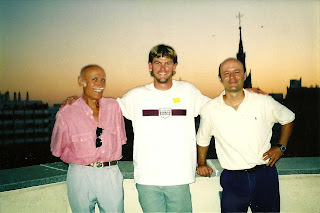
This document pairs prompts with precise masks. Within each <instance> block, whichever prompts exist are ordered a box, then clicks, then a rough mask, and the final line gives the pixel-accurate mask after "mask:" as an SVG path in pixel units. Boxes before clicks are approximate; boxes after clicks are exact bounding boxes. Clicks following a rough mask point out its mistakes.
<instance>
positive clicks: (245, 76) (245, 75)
mask: <svg viewBox="0 0 320 213" xmlns="http://www.w3.org/2000/svg"><path fill="white" fill-rule="evenodd" d="M246 79H247V71H245V72H244V80H246Z"/></svg>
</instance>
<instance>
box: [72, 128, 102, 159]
mask: <svg viewBox="0 0 320 213" xmlns="http://www.w3.org/2000/svg"><path fill="white" fill-rule="evenodd" d="M71 142H72V143H71V144H72V145H71V147H72V148H71V149H72V152H74V154H75V155H76V156H78V157H90V156H94V155H95V153H96V146H95V136H94V135H93V134H91V133H81V134H77V135H72V136H71Z"/></svg>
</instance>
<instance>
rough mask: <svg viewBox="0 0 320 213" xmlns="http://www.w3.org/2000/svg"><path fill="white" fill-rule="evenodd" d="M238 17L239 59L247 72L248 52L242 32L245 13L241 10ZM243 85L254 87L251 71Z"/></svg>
mask: <svg viewBox="0 0 320 213" xmlns="http://www.w3.org/2000/svg"><path fill="white" fill-rule="evenodd" d="M236 17H237V18H239V31H240V41H239V50H238V53H237V59H238V60H239V61H241V63H242V64H243V68H244V71H245V72H246V71H247V68H246V53H245V52H244V51H243V44H242V32H241V29H242V27H241V17H243V14H240V12H239V14H238V15H237V16H236ZM243 87H244V88H252V84H251V72H250V73H247V79H246V80H245V82H244V85H243Z"/></svg>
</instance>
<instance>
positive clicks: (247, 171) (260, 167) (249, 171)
mask: <svg viewBox="0 0 320 213" xmlns="http://www.w3.org/2000/svg"><path fill="white" fill-rule="evenodd" d="M264 167H265V165H264V164H262V165H256V166H255V167H253V168H251V169H243V170H238V171H241V172H245V173H248V174H250V173H252V172H255V171H257V170H259V169H262V168H264Z"/></svg>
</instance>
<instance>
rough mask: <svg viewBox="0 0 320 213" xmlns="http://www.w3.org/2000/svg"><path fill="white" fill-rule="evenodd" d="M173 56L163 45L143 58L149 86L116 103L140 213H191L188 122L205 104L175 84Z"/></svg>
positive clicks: (191, 133)
mask: <svg viewBox="0 0 320 213" xmlns="http://www.w3.org/2000/svg"><path fill="white" fill-rule="evenodd" d="M177 65H178V61H177V54H176V52H175V51H174V49H173V48H172V47H170V46H167V45H163V44H160V45H157V46H155V47H153V48H152V49H151V51H150V53H149V71H150V74H151V76H153V78H154V81H153V83H151V84H147V85H145V86H141V87H137V88H134V89H132V90H130V91H129V92H127V93H126V94H125V95H124V96H123V97H122V98H118V99H117V101H118V102H119V105H120V107H121V110H122V113H123V115H124V116H125V117H126V118H127V119H129V120H131V121H132V126H133V130H134V147H133V163H134V179H135V182H136V187H137V190H138V193H139V202H140V205H141V207H142V209H143V211H144V212H191V211H192V206H191V195H190V189H189V184H190V183H193V182H194V181H195V171H196V133H195V123H194V118H195V117H197V116H198V115H199V113H200V109H201V107H202V106H203V105H204V104H206V103H207V102H208V101H209V100H210V99H209V98H208V97H206V96H204V95H202V94H201V92H200V91H199V90H198V89H197V88H196V87H195V86H193V85H192V84H190V83H188V82H184V81H175V80H173V79H172V76H173V75H174V74H175V73H176V67H177Z"/></svg>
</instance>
